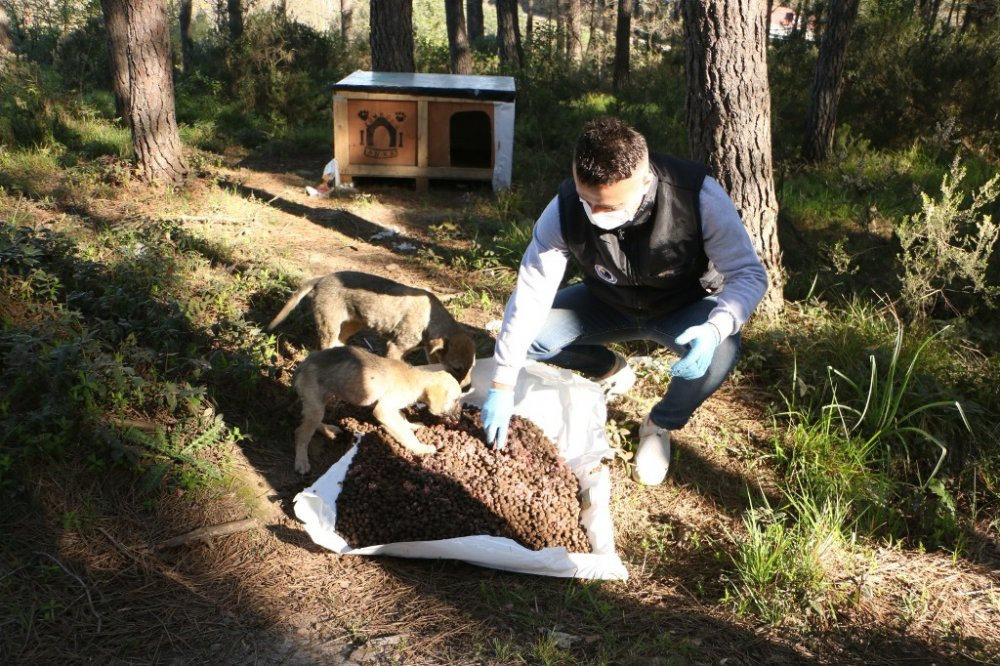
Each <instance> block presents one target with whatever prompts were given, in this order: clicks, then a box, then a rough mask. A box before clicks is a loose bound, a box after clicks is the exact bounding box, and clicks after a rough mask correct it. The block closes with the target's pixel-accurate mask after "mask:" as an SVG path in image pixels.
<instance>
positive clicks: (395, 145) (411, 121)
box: [347, 99, 417, 166]
mask: <svg viewBox="0 0 1000 666" xmlns="http://www.w3.org/2000/svg"><path fill="white" fill-rule="evenodd" d="M347 126H348V129H347V136H348V142H349V143H348V145H349V148H348V152H349V155H350V163H351V164H391V165H399V164H405V165H409V166H415V165H416V164H417V103H416V102H415V101H413V102H408V101H404V100H388V101H385V100H375V99H357V100H353V99H352V100H348V101H347Z"/></svg>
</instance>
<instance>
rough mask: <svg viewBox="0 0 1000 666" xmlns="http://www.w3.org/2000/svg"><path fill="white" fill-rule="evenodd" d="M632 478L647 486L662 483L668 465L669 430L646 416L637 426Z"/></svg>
mask: <svg viewBox="0 0 1000 666" xmlns="http://www.w3.org/2000/svg"><path fill="white" fill-rule="evenodd" d="M634 464H635V467H633V468H632V480H633V481H635V482H636V483H641V484H644V485H647V486H657V485H659V484H661V483H663V479H664V478H665V477H666V476H667V469H668V468H669V467H670V431H669V430H667V429H666V428H661V427H660V426H658V425H656V424H655V423H653V421H652V420H651V419H650V418H649V417H648V416H647V417H646V420H645V421H643V423H642V426H640V428H639V448H638V450H637V451H636V452H635V461H634Z"/></svg>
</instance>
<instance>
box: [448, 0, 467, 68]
mask: <svg viewBox="0 0 1000 666" xmlns="http://www.w3.org/2000/svg"><path fill="white" fill-rule="evenodd" d="M444 13H445V21H446V23H447V24H448V53H449V55H450V57H451V73H452V74H471V73H472V54H471V53H470V52H469V36H468V34H466V32H465V10H464V9H463V7H462V0H445V3H444Z"/></svg>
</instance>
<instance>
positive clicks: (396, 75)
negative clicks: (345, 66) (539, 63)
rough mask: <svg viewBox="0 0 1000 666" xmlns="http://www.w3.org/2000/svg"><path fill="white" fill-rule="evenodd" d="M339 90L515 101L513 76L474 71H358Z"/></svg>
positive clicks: (337, 89)
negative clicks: (454, 72)
mask: <svg viewBox="0 0 1000 666" xmlns="http://www.w3.org/2000/svg"><path fill="white" fill-rule="evenodd" d="M333 90H334V91H335V92H336V91H354V92H383V93H396V94H404V95H415V96H419V95H425V96H428V97H456V98H460V99H476V100H483V101H493V102H513V101H514V96H515V91H514V79H513V77H510V76H480V75H473V74H412V73H408V72H365V71H362V70H358V71H356V72H354V73H352V74H350V75H348V76H346V77H344V78H343V79H341V80H340V81H337V82H336V83H335V84H333Z"/></svg>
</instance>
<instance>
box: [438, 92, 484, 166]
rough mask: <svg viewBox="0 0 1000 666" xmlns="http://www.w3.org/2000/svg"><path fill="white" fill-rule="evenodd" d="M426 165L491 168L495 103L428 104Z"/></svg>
mask: <svg viewBox="0 0 1000 666" xmlns="http://www.w3.org/2000/svg"><path fill="white" fill-rule="evenodd" d="M427 132H428V140H427V164H428V165H429V166H443V167H468V168H478V169H484V168H491V167H492V166H493V164H494V162H495V155H494V152H495V151H494V150H493V143H494V142H493V105H492V104H476V103H471V102H428V103H427Z"/></svg>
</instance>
